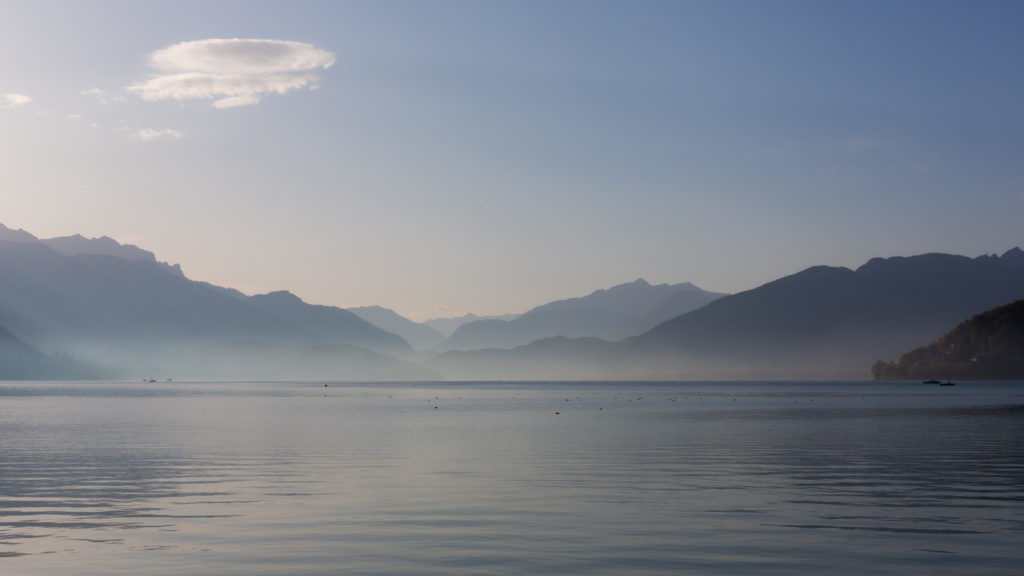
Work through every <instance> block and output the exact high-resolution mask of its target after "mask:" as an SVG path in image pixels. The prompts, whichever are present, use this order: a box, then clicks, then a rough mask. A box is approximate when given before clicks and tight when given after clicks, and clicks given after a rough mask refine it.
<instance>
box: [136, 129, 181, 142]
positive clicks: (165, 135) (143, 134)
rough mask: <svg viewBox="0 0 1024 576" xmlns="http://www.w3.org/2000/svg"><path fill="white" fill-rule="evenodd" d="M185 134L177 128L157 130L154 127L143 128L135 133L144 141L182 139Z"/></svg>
mask: <svg viewBox="0 0 1024 576" xmlns="http://www.w3.org/2000/svg"><path fill="white" fill-rule="evenodd" d="M183 136H184V135H183V134H182V133H181V132H178V131H177V130H171V129H170V128H167V129H164V130H155V129H153V128H143V129H141V130H139V131H138V132H136V133H135V137H136V138H138V139H139V140H142V141H143V142H152V141H153V140H180V139H181V138H182V137H183Z"/></svg>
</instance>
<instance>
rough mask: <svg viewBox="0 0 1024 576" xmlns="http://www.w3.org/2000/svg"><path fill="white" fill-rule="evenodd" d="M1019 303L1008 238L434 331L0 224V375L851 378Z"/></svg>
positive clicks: (383, 314) (577, 302) (1022, 273)
mask: <svg viewBox="0 0 1024 576" xmlns="http://www.w3.org/2000/svg"><path fill="white" fill-rule="evenodd" d="M1022 298H1024V251H1021V250H1020V249H1019V248H1014V249H1012V250H1009V251H1007V252H1006V253H1004V254H1002V255H1000V256H995V255H992V256H980V257H977V258H968V257H964V256H953V255H948V254H924V255H919V256H910V257H893V258H875V259H872V260H871V261H869V262H867V263H866V264H864V265H863V266H861V267H859V268H857V269H855V270H852V269H848V268H838V267H829V266H815V267H812V268H808V269H806V270H803V271H800V272H797V273H795V274H792V275H790V276H786V277H784V278H780V279H778V280H775V281H773V282H769V283H767V284H764V285H762V286H759V287H757V288H754V289H751V290H747V291H745V292H740V293H738V294H733V295H721V294H715V293H711V292H707V291H704V290H701V289H700V288H697V287H696V286H694V285H693V284H690V283H684V284H676V285H666V284H662V285H656V286H652V285H650V284H648V283H647V282H645V281H643V280H637V281H635V282H631V283H627V284H621V285H618V286H613V287H611V288H608V289H604V290H597V291H595V292H593V293H591V294H588V295H586V296H582V297H579V298H571V299H566V300H559V301H556V302H551V303H548V304H545V305H542V306H538V307H536V308H534V309H532V310H530V311H528V312H526V313H525V314H522V315H519V316H516V317H513V318H508V319H490V320H476V321H473V322H464V323H463V324H462V325H461V326H458V327H457V328H455V329H454V330H453V332H452V333H451V335H450V336H449V337H448V338H447V339H445V338H444V335H443V333H442V332H441V331H439V330H436V329H434V328H431V327H430V326H427V325H424V324H417V323H414V322H411V321H409V320H408V319H405V318H402V317H401V316H399V315H397V314H395V313H394V312H392V311H390V310H387V309H385V308H380V307H364V308H359V309H354V310H345V309H342V308H338V307H333V306H317V305H312V304H309V303H306V302H304V301H302V300H301V299H300V298H299V297H297V296H295V295H294V294H291V293H290V292H287V291H278V292H271V293H269V294H260V295H255V296H247V295H245V294H243V293H241V292H239V291H237V290H233V289H230V288H224V287H219V286H214V285H212V284H208V283H205V282H198V281H195V280H191V279H189V278H187V277H186V276H185V274H183V273H182V271H181V269H180V267H178V266H172V265H169V264H167V263H164V262H159V261H157V260H156V258H155V256H154V255H153V254H152V253H151V252H148V251H146V250H143V249H141V248H138V247H135V246H131V245H122V244H119V243H118V242H116V241H114V240H112V239H110V238H106V237H104V238H94V239H88V238H84V237H82V236H77V235H76V236H68V237H64V238H53V239H49V240H40V239H39V238H36V237H35V236H33V235H32V234H30V233H27V232H24V231H22V230H10V229H8V228H6V227H3V226H2V225H0V378H58V377H68V378H95V377H101V376H104V377H107V376H109V377H145V376H150V375H152V376H156V377H161V378H162V377H174V378H177V379H183V378H184V379H188V378H195V379H202V378H231V379H242V378H245V379H338V380H432V379H441V378H446V379H453V380H459V379H474V380H478V379H487V380H492V379H505V380H511V379H600V380H612V379H751V378H760V379H775V378H787V379H791V378H866V377H868V375H869V374H868V371H869V369H870V367H871V365H872V363H873V362H875V361H876V360H877V359H879V358H895V357H897V356H898V355H899V354H901V353H903V351H905V350H910V349H913V348H915V347H917V346H922V345H924V344H926V343H928V342H932V341H934V340H935V339H936V338H938V337H940V336H941V335H942V334H943V333H945V332H946V331H948V330H950V329H951V328H953V327H955V326H957V325H958V324H959V323H961V322H963V321H964V320H965V319H967V318H970V317H971V316H973V315H975V314H979V313H981V312H984V311H985V310H989V309H991V308H994V307H996V306H1000V305H1004V304H1007V303H1009V302H1013V301H1015V300H1020V299H1022ZM462 320H466V319H462ZM410 342H411V343H412V345H410ZM438 348H440V349H447V350H448V351H445V352H443V353H439V354H431V353H429V352H428V351H430V350H432V349H438ZM453 348H462V349H460V350H454V349H453Z"/></svg>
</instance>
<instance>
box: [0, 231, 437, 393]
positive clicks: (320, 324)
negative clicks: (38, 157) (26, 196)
mask: <svg viewBox="0 0 1024 576" xmlns="http://www.w3.org/2000/svg"><path fill="white" fill-rule="evenodd" d="M71 238H72V239H71V241H68V242H64V241H59V242H55V243H54V242H50V241H41V240H38V239H36V238H35V237H34V236H32V235H30V234H28V233H25V232H23V231H11V230H9V229H7V228H3V229H2V230H0V326H3V327H4V328H5V329H7V330H9V331H10V332H12V333H13V334H15V335H17V337H18V338H19V339H20V340H22V341H24V342H25V343H26V344H28V345H31V346H32V347H34V348H36V349H38V350H40V351H41V352H42V353H44V354H49V355H53V354H57V353H59V354H66V355H70V356H73V357H75V358H77V359H79V360H83V361H86V362H89V363H92V364H96V365H98V366H102V367H107V368H109V369H111V370H117V371H119V373H120V374H122V375H126V374H130V373H131V374H140V373H141V374H143V375H145V374H149V373H158V374H173V376H174V377H200V378H205V377H221V378H243V377H244V378H282V377H283V378H347V377H350V378H360V379H361V378H373V379H429V378H436V377H437V376H436V375H435V374H433V373H431V372H430V371H428V370H426V369H424V368H422V367H420V366H418V365H415V364H412V363H410V362H406V361H404V360H401V359H400V358H398V356H401V355H403V354H407V353H410V352H411V348H410V347H409V345H408V344H407V343H406V342H405V341H404V340H402V339H401V338H400V337H398V336H396V335H394V334H391V333H389V332H386V331H384V330H382V329H380V328H378V327H376V326H374V325H372V324H370V323H368V322H366V321H365V320H362V319H361V318H359V317H358V316H356V315H355V314H352V313H351V312H348V311H346V310H343V309H340V308H334V307H328V306H313V305H310V304H306V303H305V302H302V301H301V300H300V299H298V298H297V297H295V296H293V295H291V294H289V293H287V292H276V293H271V294H266V295H259V296H246V295H244V294H242V293H241V292H237V291H235V290H230V289H226V288H221V287H217V286H213V285H211V284H207V283H204V282H197V281H193V280H190V279H188V278H187V277H185V275H184V274H182V273H181V271H180V269H179V268H177V267H174V266H169V265H167V264H165V263H160V262H157V261H156V260H155V259H154V258H151V257H150V256H151V254H150V253H148V252H145V251H142V250H140V249H137V248H135V247H133V246H122V245H119V244H116V242H114V241H113V240H110V239H102V238H101V239H95V240H91V241H90V240H87V239H83V238H81V237H71ZM58 240H60V239H58ZM111 242H114V244H115V245H116V246H115V245H112V244H111ZM51 244H54V245H51ZM339 375H340V376H339Z"/></svg>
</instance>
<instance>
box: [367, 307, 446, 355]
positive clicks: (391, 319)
mask: <svg viewBox="0 0 1024 576" xmlns="http://www.w3.org/2000/svg"><path fill="white" fill-rule="evenodd" d="M347 310H348V311H349V312H351V313H353V314H355V315H356V316H359V317H360V318H362V319H363V320H366V321H367V322H369V323H370V324H373V325H374V326H377V327H379V328H382V329H384V330H386V331H388V332H391V333H392V334H397V335H399V336H401V337H402V338H403V339H404V340H405V341H406V342H408V343H409V345H410V346H412V347H413V349H414V350H421V351H422V350H433V349H435V348H437V346H438V345H439V344H441V342H443V341H444V339H445V337H444V335H443V334H441V333H440V332H438V331H437V330H434V329H433V328H431V327H430V326H427V325H425V324H420V323H418V322H413V321H412V320H409V319H408V318H406V317H405V316H402V315H400V314H398V313H397V312H395V311H394V310H390V309H388V308H382V307H380V306H361V307H358V308H348V309H347Z"/></svg>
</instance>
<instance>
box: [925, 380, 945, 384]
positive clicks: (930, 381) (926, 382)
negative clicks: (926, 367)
mask: <svg viewBox="0 0 1024 576" xmlns="http://www.w3.org/2000/svg"><path fill="white" fill-rule="evenodd" d="M923 383H924V384H942V382H939V381H938V380H925V381H924V382H923Z"/></svg>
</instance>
